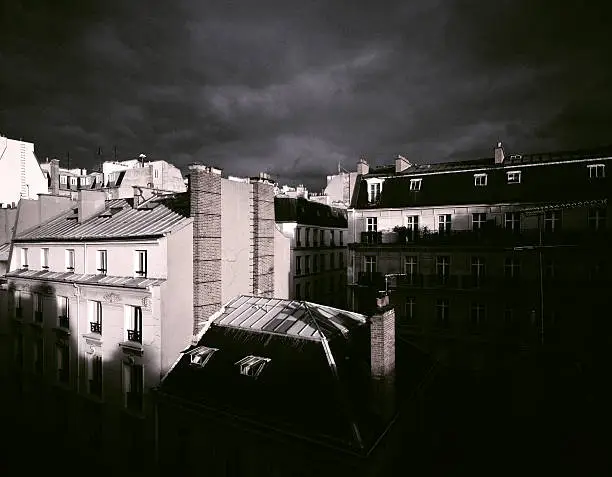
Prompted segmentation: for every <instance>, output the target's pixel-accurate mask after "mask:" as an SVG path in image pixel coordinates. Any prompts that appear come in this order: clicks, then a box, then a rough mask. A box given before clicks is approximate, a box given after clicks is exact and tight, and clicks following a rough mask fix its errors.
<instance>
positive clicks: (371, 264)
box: [363, 255, 377, 274]
mask: <svg viewBox="0 0 612 477" xmlns="http://www.w3.org/2000/svg"><path fill="white" fill-rule="evenodd" d="M368 268H370V270H368ZM363 271H364V272H365V273H369V274H373V273H376V271H377V257H376V255H364V256H363Z"/></svg>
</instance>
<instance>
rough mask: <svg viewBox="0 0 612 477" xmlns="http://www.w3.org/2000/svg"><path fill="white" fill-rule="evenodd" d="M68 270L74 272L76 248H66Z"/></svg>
mask: <svg viewBox="0 0 612 477" xmlns="http://www.w3.org/2000/svg"><path fill="white" fill-rule="evenodd" d="M66 270H67V271H68V272H74V249H67V250H66Z"/></svg>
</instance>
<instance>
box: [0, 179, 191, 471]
mask: <svg viewBox="0 0 612 477" xmlns="http://www.w3.org/2000/svg"><path fill="white" fill-rule="evenodd" d="M192 234H193V226H192V219H191V218H189V217H185V216H182V215H180V214H177V213H175V212H173V211H172V210H170V209H168V208H166V207H164V206H163V205H161V204H156V203H146V202H145V203H142V204H139V205H136V206H135V205H134V203H133V202H132V203H128V202H127V201H125V200H121V199H120V200H112V201H107V200H105V194H104V193H103V192H98V191H84V190H81V191H80V192H79V199H78V201H77V203H76V206H75V207H71V208H69V209H68V211H67V212H65V213H63V214H61V215H59V216H55V217H54V218H52V219H50V220H47V221H43V222H42V223H41V224H40V225H38V226H35V227H33V228H32V227H30V228H28V229H27V230H25V231H23V232H20V233H17V234H16V236H15V237H14V238H13V248H12V252H11V258H10V267H9V271H8V273H7V274H6V275H5V279H6V283H5V284H4V294H5V298H4V303H5V304H6V306H5V307H4V308H3V309H2V314H1V319H0V326H1V327H2V336H3V337H4V341H5V342H4V343H3V346H2V349H3V351H4V353H3V356H2V360H3V362H4V363H7V364H8V365H7V366H3V370H4V371H5V372H6V373H5V376H3V378H4V382H5V383H11V385H10V386H9V385H7V386H5V387H3V390H4V391H5V392H6V396H8V395H11V396H13V397H15V398H16V400H17V402H15V401H13V402H12V405H11V407H7V409H9V408H10V409H20V410H21V411H22V413H23V418H24V419H32V421H33V422H41V423H46V424H45V425H46V428H47V429H54V428H57V426H60V427H61V428H63V429H65V435H66V436H67V438H68V436H70V439H75V440H76V442H79V441H80V442H83V443H84V444H85V447H86V449H88V450H86V451H83V452H89V451H90V452H92V453H94V454H97V453H102V452H103V451H102V449H105V447H103V446H105V445H110V446H113V440H116V438H117V435H124V436H125V439H126V441H127V442H125V445H122V446H120V447H119V449H116V452H117V453H116V458H117V459H119V458H122V457H119V455H121V454H122V453H123V452H124V454H125V455H123V457H129V454H130V452H132V451H133V450H134V449H136V448H138V449H145V448H147V445H150V444H151V445H152V435H153V434H152V427H151V426H152V420H151V419H147V417H148V416H149V415H150V412H151V406H150V402H149V390H150V389H151V388H152V387H153V386H156V385H157V384H158V383H159V380H160V377H161V376H162V375H163V374H164V373H165V372H166V371H167V370H168V369H169V367H170V366H171V364H172V363H173V362H174V360H175V357H176V355H177V354H178V353H179V352H180V351H181V350H182V349H184V347H185V346H186V345H187V344H188V342H189V340H190V337H191V336H192V324H193V320H192V314H193V295H192V289H191V287H185V280H189V279H190V277H191V270H192V267H193V261H192V254H191V241H192ZM6 396H5V397H6ZM18 404H19V405H18ZM28 422H29V421H28ZM43 428H44V427H43ZM115 447H116V446H115ZM100 455H107V454H99V455H98V457H99V456H100Z"/></svg>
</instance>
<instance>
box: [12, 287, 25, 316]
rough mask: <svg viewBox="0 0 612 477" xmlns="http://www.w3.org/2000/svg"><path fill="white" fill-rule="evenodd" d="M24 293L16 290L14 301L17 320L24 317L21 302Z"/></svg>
mask: <svg viewBox="0 0 612 477" xmlns="http://www.w3.org/2000/svg"><path fill="white" fill-rule="evenodd" d="M21 294H22V292H21V291H19V290H15V292H14V294H13V300H14V303H15V318H18V319H21V318H22V317H23V306H22V305H23V303H22V301H21V299H22V296H21Z"/></svg>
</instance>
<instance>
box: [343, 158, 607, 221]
mask: <svg viewBox="0 0 612 477" xmlns="http://www.w3.org/2000/svg"><path fill="white" fill-rule="evenodd" d="M534 157H538V158H539V157H540V156H534ZM543 157H544V158H543V159H542V160H541V161H539V162H538V160H536V159H534V158H533V157H531V156H527V157H526V156H522V157H521V158H515V159H508V160H506V161H504V164H503V165H494V164H493V160H492V159H490V160H479V161H480V162H478V161H473V162H472V163H471V165H469V167H468V165H466V164H464V163H448V164H445V165H431V167H424V166H417V167H411V168H409V169H407V170H406V171H404V172H402V173H399V174H395V173H393V174H391V175H386V177H385V181H384V184H383V186H382V191H381V194H380V198H379V201H378V202H377V203H376V204H370V203H368V190H367V182H366V179H367V178H368V177H380V175H377V174H373V175H372V174H367V175H364V176H361V177H360V179H359V183H358V185H357V186H356V190H357V194H356V196H355V198H354V200H353V203H352V207H355V208H358V209H367V208H401V207H427V206H441V205H464V204H496V203H513V202H523V203H544V202H551V203H554V202H566V201H581V200H600V199H605V198H607V197H608V195H609V191H610V190H612V184H611V179H610V176H612V171H610V170H608V171H606V177H604V178H598V179H590V178H589V171H588V170H587V167H586V165H587V164H594V162H593V161H589V162H586V161H587V160H588V159H592V158H585V159H584V160H580V161H579V162H572V161H573V160H572V159H563V160H560V159H559V158H558V157H557V156H554V155H551V156H543ZM580 159H583V158H580ZM599 160H600V161H601V162H603V163H605V164H609V165H608V168H610V167H611V166H610V164H611V161H610V158H609V157H601V158H599ZM553 161H557V162H553ZM597 162H599V161H597ZM476 170H477V171H476ZM509 171H521V181H520V183H519V184H509V183H508V181H507V173H508V172H509ZM475 173H485V174H487V185H486V186H483V187H480V186H475V185H474V174H475ZM416 178H420V179H421V189H420V190H419V191H411V190H410V180H411V179H416Z"/></svg>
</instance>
